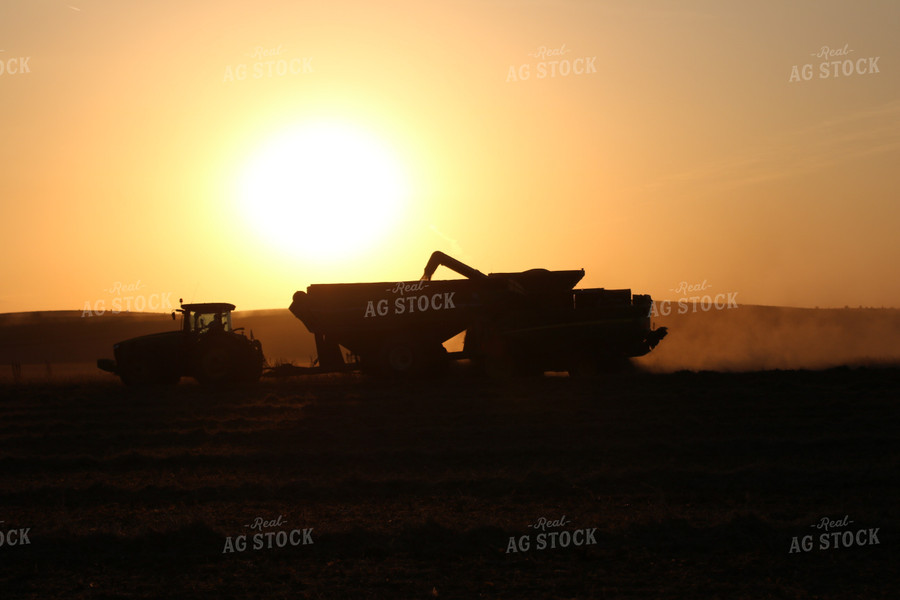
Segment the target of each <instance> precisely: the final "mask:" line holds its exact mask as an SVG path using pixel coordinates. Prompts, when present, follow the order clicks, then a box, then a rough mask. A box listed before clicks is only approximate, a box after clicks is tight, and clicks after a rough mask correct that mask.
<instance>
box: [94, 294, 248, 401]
mask: <svg viewBox="0 0 900 600" xmlns="http://www.w3.org/2000/svg"><path fill="white" fill-rule="evenodd" d="M233 310H234V305H233V304H226V303H223V302H210V303H205V304H182V306H181V309H179V311H178V312H180V313H182V323H181V329H180V330H178V331H168V332H165V333H156V334H151V335H144V336H141V337H136V338H132V339H130V340H125V341H124V342H119V343H118V344H116V345H114V346H113V353H114V355H115V360H110V359H100V360H98V361H97V366H98V367H99V368H100V369H103V370H104V371H109V372H110V373H115V374H116V375H118V376H119V377H121V378H122V381H123V382H124V383H125V384H126V385H151V384H176V383H178V381H179V380H180V379H181V378H182V377H185V376H187V377H194V378H196V379H197V381H199V382H200V383H203V384H223V383H238V382H254V381H258V380H259V377H260V375H261V374H262V370H263V364H264V362H265V358H264V357H263V352H262V345H261V344H260V343H259V340H254V339H252V335H251V337H250V339H248V338H247V337H245V336H244V335H243V333H240V332H241V331H242V330H243V328H238V329H232V327H231V311H233ZM172 318H173V319H174V318H175V313H174V312H173V313H172Z"/></svg>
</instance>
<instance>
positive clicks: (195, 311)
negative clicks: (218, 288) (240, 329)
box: [180, 302, 234, 335]
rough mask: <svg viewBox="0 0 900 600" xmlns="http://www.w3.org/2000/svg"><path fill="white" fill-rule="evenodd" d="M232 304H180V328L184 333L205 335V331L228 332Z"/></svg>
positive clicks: (230, 328)
mask: <svg viewBox="0 0 900 600" xmlns="http://www.w3.org/2000/svg"><path fill="white" fill-rule="evenodd" d="M233 310H234V304H227V303H225V302H206V303H202V304H182V305H181V310H180V312H181V313H182V325H181V329H182V331H183V332H184V333H189V334H193V335H205V334H207V333H226V332H227V333H230V332H232V331H234V330H233V329H232V327H231V311H233Z"/></svg>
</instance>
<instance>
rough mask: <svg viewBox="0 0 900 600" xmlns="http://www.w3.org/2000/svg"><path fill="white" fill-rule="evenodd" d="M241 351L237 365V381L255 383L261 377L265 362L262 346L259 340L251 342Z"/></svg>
mask: <svg viewBox="0 0 900 600" xmlns="http://www.w3.org/2000/svg"><path fill="white" fill-rule="evenodd" d="M241 350H242V352H241V353H240V360H239V364H238V365H237V380H238V381H240V382H242V383H256V382H257V381H259V378H260V377H262V372H263V363H264V362H265V358H264V356H263V352H262V344H260V342H259V340H253V341H252V342H249V344H248V345H247V346H246V347H244V348H241Z"/></svg>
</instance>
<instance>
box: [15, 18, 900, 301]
mask: <svg viewBox="0 0 900 600" xmlns="http://www.w3.org/2000/svg"><path fill="white" fill-rule="evenodd" d="M898 30H900V3H898V2H896V1H894V0H886V1H883V2H850V1H841V2H823V1H818V0H817V1H810V2H784V1H783V0H777V1H771V2H746V1H742V2H722V1H718V0H716V1H708V2H700V1H695V2H689V1H678V2H633V1H624V0H623V1H621V2H603V1H593V2H591V1H586V0H585V1H561V2H560V1H549V0H548V1H541V0H532V1H527V2H518V1H512V0H497V1H490V0H479V1H472V2H459V1H455V2H443V3H441V2H411V1H410V2H386V3H374V2H361V1H360V2H340V1H338V2H321V3H320V2H315V3H314V2H296V1H291V2H231V1H219V2H189V1H183V0H179V1H177V2H176V1H162V2H161V1H152V2H151V1H149V0H146V1H143V0H142V1H137V0H135V1H126V0H121V1H111V0H110V1H98V0H66V1H60V2H56V1H50V0H21V1H20V0H4V1H3V2H2V3H0V62H2V64H3V71H2V73H0V113H2V116H3V119H2V123H3V124H2V137H0V202H2V204H0V218H2V223H3V226H4V230H3V235H2V237H0V239H2V242H0V245H2V246H0V249H2V251H3V256H4V260H3V262H2V266H0V281H2V288H0V312H16V311H27V310H52V309H73V310H74V309H77V310H82V308H83V307H84V306H85V304H86V303H90V304H93V303H96V302H97V301H99V300H103V301H105V302H106V303H107V306H109V303H110V301H111V299H112V298H113V297H116V296H122V295H128V294H127V293H125V292H124V291H123V289H119V288H117V287H116V284H117V283H118V284H120V286H121V288H127V287H128V286H131V287H133V288H139V290H137V291H135V292H134V294H135V295H143V296H145V298H149V297H150V296H151V295H153V294H158V295H163V294H171V295H172V297H173V298H174V299H175V300H176V301H177V298H178V297H179V296H183V297H184V298H185V299H186V300H188V299H190V300H194V301H230V302H234V303H235V304H237V305H238V308H239V309H255V308H282V307H286V306H287V305H288V304H290V300H291V296H292V294H293V293H294V291H296V290H298V289H305V288H306V286H307V285H308V284H310V283H325V282H343V281H397V280H403V279H416V278H418V276H419V275H420V274H421V271H422V268H423V267H424V264H425V262H426V260H427V258H428V256H429V254H430V253H431V251H432V250H435V249H442V250H444V251H446V252H448V253H450V254H454V255H456V256H458V257H459V258H461V259H462V260H464V261H466V262H469V263H470V264H472V266H474V267H476V268H479V269H481V270H482V271H485V272H488V271H516V270H524V269H528V268H532V267H546V268H554V269H571V268H584V269H586V271H587V275H586V277H585V279H584V281H583V282H582V286H591V287H612V288H616V287H631V288H632V289H634V290H635V291H636V292H646V293H651V294H653V295H654V297H657V298H677V297H679V296H680V294H678V293H676V292H675V291H673V290H675V289H676V288H677V287H678V286H679V284H680V283H681V282H683V281H684V282H689V283H691V284H694V283H697V284H699V283H701V282H703V281H706V282H707V287H708V289H710V290H712V291H716V292H736V293H737V300H738V302H740V303H748V304H750V303H753V304H776V305H792V306H810V307H812V306H823V307H824V306H844V305H851V306H858V305H863V306H882V305H885V306H900V277H898V264H900V260H898V259H900V239H898V238H900V236H898V235H897V229H898V225H900V203H898V200H900V193H898V192H900V168H898V167H900V79H898V73H900V64H898V58H900V36H898V35H897V31H898ZM554 61H556V62H554ZM806 65H809V66H806ZM795 67H796V70H795ZM564 71H565V72H564ZM826 75H827V77H826ZM323 205H325V206H332V207H337V215H335V214H329V213H328V212H327V211H325V212H323V211H321V210H319V208H320V207H321V206H323ZM336 218H337V219H339V222H336V221H335V219H336ZM163 308H165V307H163Z"/></svg>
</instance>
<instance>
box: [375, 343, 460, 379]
mask: <svg viewBox="0 0 900 600" xmlns="http://www.w3.org/2000/svg"><path fill="white" fill-rule="evenodd" d="M446 362H447V351H446V350H445V349H444V347H443V346H442V345H441V344H439V343H437V342H434V343H427V342H423V341H421V340H415V339H412V338H409V337H406V336H400V337H394V338H391V339H389V340H386V341H385V342H384V343H383V344H382V345H381V350H380V351H379V352H378V362H377V365H378V367H377V371H378V373H380V374H381V375H385V376H388V377H418V376H423V375H436V374H438V373H440V371H441V367H442V366H444V365H445V364H446Z"/></svg>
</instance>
